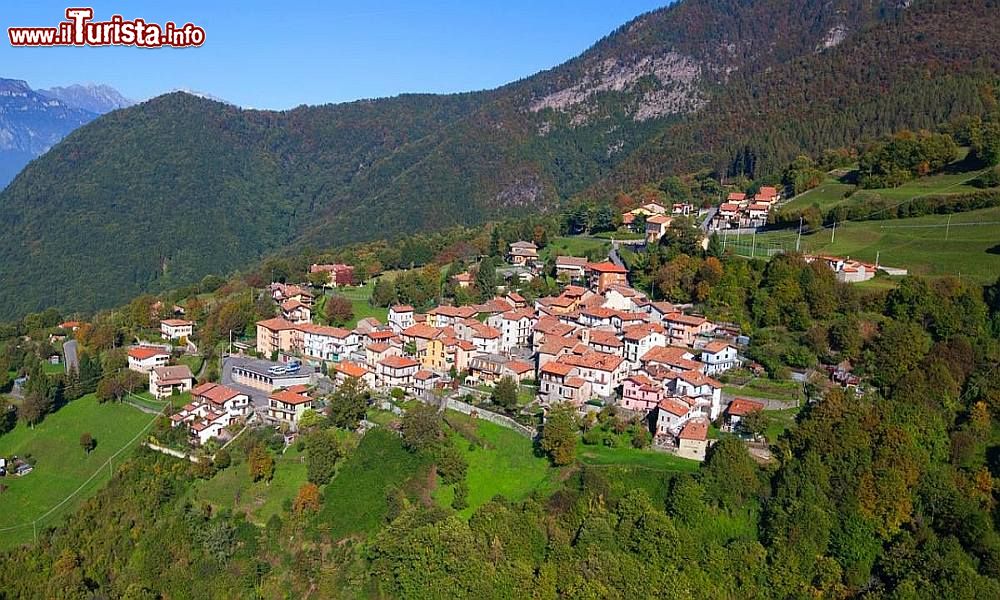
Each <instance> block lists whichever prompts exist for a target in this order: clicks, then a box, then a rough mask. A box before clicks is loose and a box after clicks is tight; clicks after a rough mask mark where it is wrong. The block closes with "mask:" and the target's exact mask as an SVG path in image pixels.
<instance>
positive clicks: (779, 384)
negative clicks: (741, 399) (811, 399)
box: [722, 377, 803, 402]
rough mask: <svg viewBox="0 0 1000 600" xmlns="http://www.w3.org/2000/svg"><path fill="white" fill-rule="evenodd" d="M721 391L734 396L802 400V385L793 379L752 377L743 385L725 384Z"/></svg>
mask: <svg viewBox="0 0 1000 600" xmlns="http://www.w3.org/2000/svg"><path fill="white" fill-rule="evenodd" d="M722 391H723V392H725V393H727V394H732V395H734V396H750V397H753V398H767V399H770V400H782V401H785V402H795V401H797V400H802V399H803V396H802V385H801V384H799V383H796V382H794V381H773V380H771V379H762V378H760V377H754V378H753V379H750V381H748V382H746V383H745V384H743V385H725V386H723V387H722Z"/></svg>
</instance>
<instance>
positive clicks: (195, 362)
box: [177, 354, 205, 377]
mask: <svg viewBox="0 0 1000 600" xmlns="http://www.w3.org/2000/svg"><path fill="white" fill-rule="evenodd" d="M177 362H179V363H180V364H182V365H187V366H188V368H189V369H191V374H192V375H194V376H195V377H198V373H201V366H202V365H203V364H205V357H204V356H195V355H191V354H185V355H184V356H182V357H180V358H179V359H178V360H177Z"/></svg>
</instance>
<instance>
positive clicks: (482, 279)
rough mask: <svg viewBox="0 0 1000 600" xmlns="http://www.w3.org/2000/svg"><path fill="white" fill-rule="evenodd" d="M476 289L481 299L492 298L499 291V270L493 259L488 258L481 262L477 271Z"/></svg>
mask: <svg viewBox="0 0 1000 600" xmlns="http://www.w3.org/2000/svg"><path fill="white" fill-rule="evenodd" d="M476 289H477V290H479V296H480V297H481V298H484V299H486V298H492V297H493V294H494V293H496V290H497V268H496V264H495V263H494V262H493V258H492V257H489V256H487V257H486V258H484V259H483V260H482V261H480V262H479V268H478V269H477V270H476Z"/></svg>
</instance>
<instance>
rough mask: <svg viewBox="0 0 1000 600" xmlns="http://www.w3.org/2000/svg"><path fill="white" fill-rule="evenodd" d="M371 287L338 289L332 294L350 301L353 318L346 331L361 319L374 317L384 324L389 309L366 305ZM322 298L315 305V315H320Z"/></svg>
mask: <svg viewBox="0 0 1000 600" xmlns="http://www.w3.org/2000/svg"><path fill="white" fill-rule="evenodd" d="M383 277H388V275H383ZM372 287H374V284H373V283H371V282H368V283H366V284H365V285H363V286H360V287H349V288H338V289H336V290H334V291H333V292H332V293H334V294H337V295H340V296H344V297H345V298H347V299H348V300H350V301H351V305H352V306H353V308H354V318H353V319H351V320H350V321H349V322H348V323H347V324H346V325H345V327H347V328H348V329H353V328H354V327H355V326H356V325H357V324H358V321H360V320H361V319H367V318H368V317H375V318H376V319H378V320H379V321H381V322H382V323H385V322H386V320H387V319H388V316H389V309H387V308H382V307H380V306H372V305H371V304H369V303H368V300H369V298H371V297H372ZM325 299H326V297H325V296H324V297H323V298H322V299H321V300H320V302H318V303H317V305H316V310H315V311H314V313H315V314H322V310H323V306H322V303H323V301H325Z"/></svg>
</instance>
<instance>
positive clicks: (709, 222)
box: [701, 206, 719, 231]
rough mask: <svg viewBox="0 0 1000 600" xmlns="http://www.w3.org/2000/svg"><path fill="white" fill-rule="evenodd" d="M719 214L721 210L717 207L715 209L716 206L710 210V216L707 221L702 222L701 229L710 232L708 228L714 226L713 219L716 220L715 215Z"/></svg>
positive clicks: (706, 218) (708, 215)
mask: <svg viewBox="0 0 1000 600" xmlns="http://www.w3.org/2000/svg"><path fill="white" fill-rule="evenodd" d="M717 212H719V209H718V208H717V207H715V206H713V207H712V208H710V209H708V214H707V216H706V217H705V220H704V221H702V222H701V228H702V229H703V230H705V231H708V228H709V227H711V225H712V219H714V218H715V213H717Z"/></svg>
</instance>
